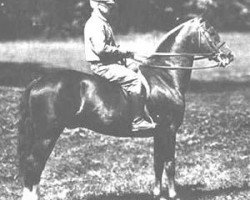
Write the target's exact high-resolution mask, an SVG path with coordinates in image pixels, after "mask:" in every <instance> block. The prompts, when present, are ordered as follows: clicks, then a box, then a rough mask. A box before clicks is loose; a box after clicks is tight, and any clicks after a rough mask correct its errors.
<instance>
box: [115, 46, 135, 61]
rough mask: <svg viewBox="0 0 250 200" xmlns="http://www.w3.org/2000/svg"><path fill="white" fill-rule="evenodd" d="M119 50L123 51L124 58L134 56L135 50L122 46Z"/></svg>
mask: <svg viewBox="0 0 250 200" xmlns="http://www.w3.org/2000/svg"><path fill="white" fill-rule="evenodd" d="M119 52H120V53H121V55H122V57H123V58H133V57H134V53H133V52H131V51H127V50H124V49H122V48H121V47H119Z"/></svg>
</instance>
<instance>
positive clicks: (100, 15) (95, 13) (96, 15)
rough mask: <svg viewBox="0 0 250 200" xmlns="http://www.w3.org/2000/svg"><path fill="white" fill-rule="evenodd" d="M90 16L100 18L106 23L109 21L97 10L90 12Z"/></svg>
mask: <svg viewBox="0 0 250 200" xmlns="http://www.w3.org/2000/svg"><path fill="white" fill-rule="evenodd" d="M92 16H94V17H98V18H100V19H101V20H102V21H105V22H108V21H109V20H108V19H107V18H106V17H104V16H103V14H102V13H101V12H100V11H99V9H94V10H93V12H92Z"/></svg>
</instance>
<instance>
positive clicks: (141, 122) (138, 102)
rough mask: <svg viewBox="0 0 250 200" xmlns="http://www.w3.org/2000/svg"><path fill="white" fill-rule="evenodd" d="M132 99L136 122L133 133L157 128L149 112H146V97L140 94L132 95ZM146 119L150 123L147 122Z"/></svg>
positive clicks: (134, 122)
mask: <svg viewBox="0 0 250 200" xmlns="http://www.w3.org/2000/svg"><path fill="white" fill-rule="evenodd" d="M131 99H132V112H133V116H134V120H133V122H132V131H140V130H146V129H154V128H155V127H156V123H154V122H153V120H152V118H151V117H150V116H149V114H148V112H145V103H144V101H145V100H144V97H143V96H140V95H138V94H131ZM145 115H147V116H145ZM146 119H148V120H150V121H147V120H146Z"/></svg>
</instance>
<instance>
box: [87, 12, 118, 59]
mask: <svg viewBox="0 0 250 200" xmlns="http://www.w3.org/2000/svg"><path fill="white" fill-rule="evenodd" d="M84 42H85V56H86V60H87V61H88V62H96V61H97V62H98V61H101V62H107V61H108V62H111V61H113V62H117V61H118V60H120V59H121V57H122V52H120V51H119V48H118V47H117V46H116V43H115V40H114V34H113V31H112V28H111V26H110V24H109V22H108V20H107V19H106V18H105V17H104V16H103V15H102V14H101V13H100V12H99V11H98V10H95V11H93V12H92V15H91V17H90V18H89V19H88V21H87V22H86V24H85V28H84Z"/></svg>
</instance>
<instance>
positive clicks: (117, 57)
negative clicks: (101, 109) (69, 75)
mask: <svg viewBox="0 0 250 200" xmlns="http://www.w3.org/2000/svg"><path fill="white" fill-rule="evenodd" d="M115 4H116V2H115V0H90V5H91V7H92V9H93V11H92V15H91V17H90V18H89V19H88V21H87V23H86V24H85V28H84V43H85V55H86V60H87V61H88V62H89V63H90V64H91V67H90V68H91V70H92V71H93V72H94V73H95V74H97V75H99V76H101V77H103V78H105V79H107V80H109V81H110V82H113V81H115V82H118V83H119V84H120V85H121V86H122V88H123V89H124V90H125V91H127V92H128V93H129V94H130V96H131V100H132V111H133V112H134V113H133V116H134V120H133V122H132V131H139V130H145V129H152V128H155V126H156V124H155V123H154V122H153V121H152V119H151V117H150V116H149V115H148V112H145V97H144V96H143V95H142V94H141V93H142V82H141V80H140V78H139V75H138V74H137V73H136V72H134V71H133V70H131V69H128V68H126V65H125V63H124V59H126V58H133V56H134V54H133V53H132V52H129V51H124V50H122V49H121V48H120V47H119V46H117V45H116V43H115V41H114V35H113V31H112V28H111V26H110V24H109V19H110V16H111V10H112V9H113V8H114V7H115ZM146 119H148V120H146Z"/></svg>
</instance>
